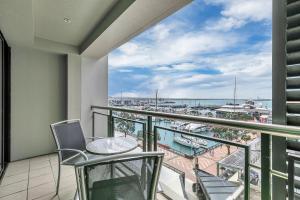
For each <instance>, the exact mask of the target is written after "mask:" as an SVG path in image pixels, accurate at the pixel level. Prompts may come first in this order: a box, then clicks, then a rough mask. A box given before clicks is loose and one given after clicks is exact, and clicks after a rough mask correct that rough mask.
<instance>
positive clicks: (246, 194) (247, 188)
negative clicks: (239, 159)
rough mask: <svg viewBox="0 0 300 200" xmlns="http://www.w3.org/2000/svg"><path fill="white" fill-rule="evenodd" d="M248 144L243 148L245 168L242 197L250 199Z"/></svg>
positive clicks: (246, 199)
mask: <svg viewBox="0 0 300 200" xmlns="http://www.w3.org/2000/svg"><path fill="white" fill-rule="evenodd" d="M249 149H250V146H247V147H246V148H245V168H244V176H245V178H244V186H245V189H244V199H245V200H249V199H250V166H249V165H250V151H249Z"/></svg>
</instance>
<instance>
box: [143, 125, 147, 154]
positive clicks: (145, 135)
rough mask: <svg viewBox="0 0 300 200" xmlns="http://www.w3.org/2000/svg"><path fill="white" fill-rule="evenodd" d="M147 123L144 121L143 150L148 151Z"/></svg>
mask: <svg viewBox="0 0 300 200" xmlns="http://www.w3.org/2000/svg"><path fill="white" fill-rule="evenodd" d="M146 131H147V130H146V124H145V123H143V151H144V152H146V151H147V133H146Z"/></svg>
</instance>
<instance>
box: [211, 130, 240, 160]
mask: <svg viewBox="0 0 300 200" xmlns="http://www.w3.org/2000/svg"><path fill="white" fill-rule="evenodd" d="M213 132H215V135H216V137H218V138H221V139H224V140H229V141H232V140H235V139H237V138H238V130H229V129H227V128H219V127H218V128H213ZM226 147H227V154H228V155H230V148H231V146H230V145H228V144H226Z"/></svg>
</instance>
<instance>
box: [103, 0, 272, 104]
mask: <svg viewBox="0 0 300 200" xmlns="http://www.w3.org/2000/svg"><path fill="white" fill-rule="evenodd" d="M271 3H272V0H195V1H193V2H192V3H190V4H189V5H187V6H186V7H184V8H182V9H181V10H179V11H177V12H176V13H174V14H173V15H171V16H169V17H168V18H166V19H164V20H163V21H161V22H159V23H158V24H156V25H155V26H153V27H151V28H150V29H148V30H146V31H145V32H143V33H142V34H140V35H138V36H137V37H135V38H133V39H132V40H131V41H129V42H127V43H126V44H124V45H122V46H121V47H119V48H117V49H115V50H114V51H112V52H111V53H110V54H109V58H108V60H109V95H110V96H120V95H121V92H122V94H123V96H128V97H154V96H155V90H157V89H158V91H159V96H160V97H164V98H232V97H233V88H234V77H235V76H236V77H237V97H238V98H256V97H260V98H271V87H272V85H271V71H272V70H271V68H272V66H271V65H272V60H271V57H272V54H271V29H272V26H271V21H272V19H271V16H272V10H271V9H272V4H271Z"/></svg>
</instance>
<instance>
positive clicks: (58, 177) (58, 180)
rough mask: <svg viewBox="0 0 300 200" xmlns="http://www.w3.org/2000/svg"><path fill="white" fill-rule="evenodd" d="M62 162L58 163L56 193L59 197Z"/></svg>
mask: <svg viewBox="0 0 300 200" xmlns="http://www.w3.org/2000/svg"><path fill="white" fill-rule="evenodd" d="M60 168H61V166H60V162H58V174H57V182H56V193H55V195H58V190H59V183H60Z"/></svg>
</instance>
